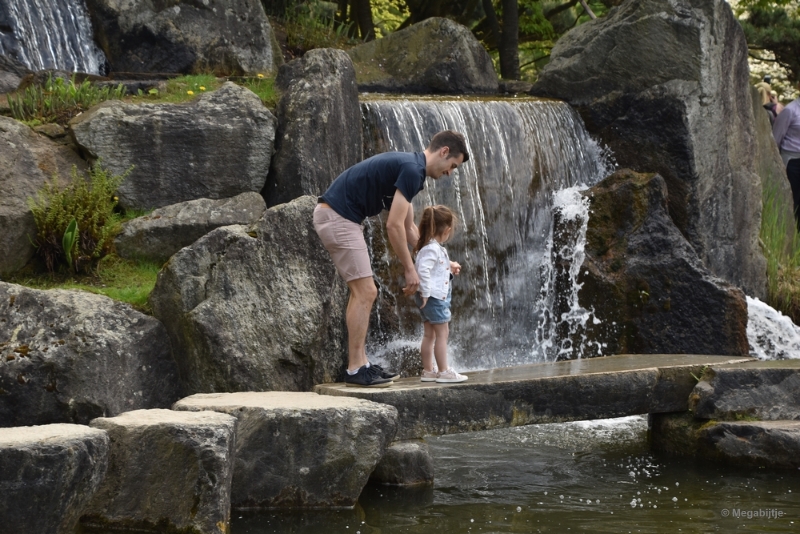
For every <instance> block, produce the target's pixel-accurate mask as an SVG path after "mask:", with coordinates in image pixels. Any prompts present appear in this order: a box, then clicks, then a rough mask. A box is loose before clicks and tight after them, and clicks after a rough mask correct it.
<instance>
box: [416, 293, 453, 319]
mask: <svg viewBox="0 0 800 534" xmlns="http://www.w3.org/2000/svg"><path fill="white" fill-rule="evenodd" d="M452 295H453V290H452V287H451V288H450V289H448V290H447V298H446V299H444V300H441V299H437V298H433V297H428V303H427V304H425V307H424V308H422V309H420V310H419V314H420V315H421V316H422V320H423V321H424V322H426V323H431V324H444V323H449V322H450V299H451V297H452ZM414 301H415V302H416V303H417V309H419V307H420V306H422V297H420V296H419V293H416V294H414Z"/></svg>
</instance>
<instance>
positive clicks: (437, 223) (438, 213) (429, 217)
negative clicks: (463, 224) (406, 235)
mask: <svg viewBox="0 0 800 534" xmlns="http://www.w3.org/2000/svg"><path fill="white" fill-rule="evenodd" d="M457 222H458V220H457V219H456V214H455V213H453V210H451V209H450V208H448V207H447V206H443V205H441V204H437V205H436V206H428V207H426V208H425V209H424V210H422V219H421V220H420V221H419V241H417V246H416V247H414V252H415V253H416V252H419V251H420V250H421V249H422V247H424V246H425V245H427V244H428V242H429V241H430V240H431V239H433V238H434V237H435V236H437V235H440V234H443V233H444V231H445V230H447V228H448V227H449V228H455V225H456V223H457Z"/></svg>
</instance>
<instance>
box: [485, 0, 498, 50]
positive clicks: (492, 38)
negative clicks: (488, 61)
mask: <svg viewBox="0 0 800 534" xmlns="http://www.w3.org/2000/svg"><path fill="white" fill-rule="evenodd" d="M483 11H484V13H486V24H487V26H488V27H489V30H488V31H487V32H486V37H485V38H484V41H486V44H488V45H489V46H490V47H492V48H494V47H498V48H499V47H500V44H499V43H500V23H499V22H497V13H495V12H494V6H493V5H492V0H483Z"/></svg>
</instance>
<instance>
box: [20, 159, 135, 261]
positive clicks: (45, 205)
mask: <svg viewBox="0 0 800 534" xmlns="http://www.w3.org/2000/svg"><path fill="white" fill-rule="evenodd" d="M128 172H130V169H129V171H128ZM127 174H128V173H127V172H126V173H125V174H123V175H122V176H115V175H111V174H110V173H108V172H107V171H105V170H104V169H103V168H102V167H101V166H100V165H99V164H97V165H95V166H94V167H93V168H92V169H90V170H89V171H88V172H87V175H88V176H83V175H80V174H78V169H77V168H76V167H73V168H72V181H71V183H70V184H69V185H67V186H66V187H64V188H61V187H60V186H59V184H58V177H57V176H54V177H53V180H52V182H49V183H46V184H45V185H44V187H43V188H42V189H41V190H40V191H39V192H38V193H37V195H36V198H29V199H28V205H29V207H30V209H31V212H32V213H33V218H34V220H35V221H36V237H35V239H34V240H33V241H34V245H35V246H36V250H37V254H38V256H39V257H40V258H41V259H42V260H43V261H44V264H45V266H46V268H47V270H48V271H50V272H51V273H52V272H54V271H55V269H56V267H57V265H58V263H59V260H60V259H61V258H62V257H63V258H64V259H65V261H66V262H67V265H68V267H69V268H70V270H73V271H76V272H78V271H82V270H86V269H88V268H89V267H90V266H91V265H92V263H93V262H95V261H96V260H98V259H100V258H102V257H103V256H104V255H106V254H108V253H109V252H110V251H111V248H112V246H113V239H114V236H115V235H116V232H117V231H118V227H119V219H120V216H119V214H118V213H116V212H115V210H114V208H115V207H116V205H117V197H115V196H114V192H115V191H116V189H117V187H119V185H120V184H121V183H122V180H123V179H124V178H125V176H126V175H127ZM73 221H75V226H76V227H77V228H76V229H75V228H73V230H77V232H76V235H75V237H74V238H73V239H71V240H70V239H68V238H67V236H66V235H65V234H67V235H68V230H69V228H70V227H71V226H72V222H73ZM65 246H69V247H70V250H65V248H64V247H65Z"/></svg>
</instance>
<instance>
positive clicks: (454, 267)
mask: <svg viewBox="0 0 800 534" xmlns="http://www.w3.org/2000/svg"><path fill="white" fill-rule="evenodd" d="M450 272H451V273H453V274H454V275H456V276H458V275H459V274H461V265H460V264H459V263H458V262H456V261H451V262H450Z"/></svg>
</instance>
